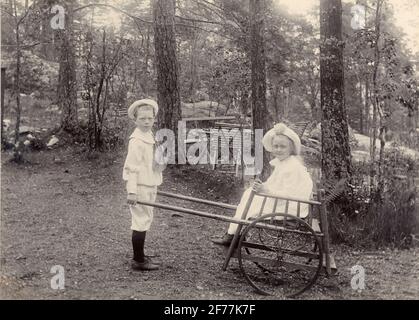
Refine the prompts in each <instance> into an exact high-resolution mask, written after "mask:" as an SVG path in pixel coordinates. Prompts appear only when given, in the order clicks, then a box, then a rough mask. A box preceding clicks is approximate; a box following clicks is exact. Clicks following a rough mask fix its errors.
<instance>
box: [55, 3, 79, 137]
mask: <svg viewBox="0 0 419 320" xmlns="http://www.w3.org/2000/svg"><path fill="white" fill-rule="evenodd" d="M73 8H74V0H71V1H68V2H66V3H65V9H66V10H65V12H66V19H65V29H64V30H58V31H57V32H58V37H59V39H60V41H59V43H60V44H61V48H60V67H59V73H58V90H57V91H58V92H57V93H58V105H59V107H60V108H61V112H62V117H61V129H62V130H64V131H68V132H73V131H74V130H75V129H76V127H77V125H78V116H77V82H76V60H75V52H74V43H73Z"/></svg>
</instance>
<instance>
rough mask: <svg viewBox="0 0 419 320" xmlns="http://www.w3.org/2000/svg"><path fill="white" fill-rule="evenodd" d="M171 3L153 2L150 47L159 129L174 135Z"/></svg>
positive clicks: (176, 98) (176, 106)
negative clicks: (153, 61)
mask: <svg viewBox="0 0 419 320" xmlns="http://www.w3.org/2000/svg"><path fill="white" fill-rule="evenodd" d="M174 17H175V1H174V0H154V1H153V19H154V46H155V55H156V69H157V91H158V96H157V97H158V104H159V107H160V112H159V114H158V119H157V122H158V125H159V127H160V128H165V129H171V130H173V131H174V132H177V124H178V121H179V120H180V118H181V107H180V93H179V82H178V62H177V57H176V39H175V30H174Z"/></svg>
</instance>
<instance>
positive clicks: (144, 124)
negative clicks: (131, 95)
mask: <svg viewBox="0 0 419 320" xmlns="http://www.w3.org/2000/svg"><path fill="white" fill-rule="evenodd" d="M154 121H155V117H154V112H153V108H152V107H140V108H138V109H137V118H136V120H135V124H136V125H137V128H138V129H140V130H141V131H143V132H148V131H150V130H151V128H152V127H153V124H154Z"/></svg>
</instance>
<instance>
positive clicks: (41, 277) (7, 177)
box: [0, 147, 419, 300]
mask: <svg viewBox="0 0 419 320" xmlns="http://www.w3.org/2000/svg"><path fill="white" fill-rule="evenodd" d="M124 156H125V154H124V151H123V150H121V152H119V153H113V154H112V155H109V154H108V155H102V156H101V157H99V158H96V159H87V157H86V154H85V153H84V152H82V151H78V150H76V149H75V148H68V149H65V148H62V147H61V148H59V149H57V150H49V151H43V152H37V153H32V154H30V155H29V156H28V159H29V160H30V163H28V164H24V165H17V164H14V163H11V162H9V161H8V160H9V158H10V156H9V155H8V154H6V153H3V154H2V167H1V170H2V172H1V207H2V208H1V260H0V262H1V275H0V290H1V291H0V298H1V299H209V300H212V299H238V300H252V299H283V297H280V296H268V297H266V296H261V295H258V294H256V293H255V292H253V291H252V290H251V287H250V286H249V285H248V284H247V282H246V281H245V279H244V278H243V276H242V275H241V273H240V270H239V267H238V263H237V261H235V260H234V261H232V262H231V264H230V267H229V268H228V270H227V271H225V272H223V271H222V270H221V267H222V262H223V254H224V253H223V250H222V249H221V248H220V247H218V246H215V245H213V244H212V243H211V241H210V239H211V237H213V236H214V235H219V234H222V233H223V232H224V230H225V228H226V223H223V222H219V221H215V220H209V219H204V218H200V217H194V216H190V215H186V214H185V215H182V216H179V215H174V214H173V213H171V212H167V211H163V210H156V212H155V219H154V222H153V226H152V229H151V231H150V232H148V234H147V243H146V246H147V247H146V250H147V253H148V254H155V255H157V258H156V259H158V260H159V261H160V262H161V263H162V267H161V268H160V270H158V271H155V272H144V273H141V272H134V271H132V270H131V269H130V265H129V262H130V259H131V232H130V214H129V210H128V206H127V205H126V203H125V196H126V195H125V188H124V184H123V181H122V179H121V170H122V166H123V161H124ZM161 189H162V190H165V191H171V192H176V193H180V194H184V195H191V196H195V197H199V198H205V199H210V200H215V201H222V202H228V203H233V204H237V202H238V200H239V198H240V194H241V192H242V189H241V186H240V183H239V182H238V181H235V180H234V179H233V178H229V177H227V176H224V175H222V174H221V173H217V172H213V171H210V170H206V171H202V170H198V169H196V168H192V167H189V168H187V169H185V170H167V171H166V172H165V174H164V184H163V185H162V187H161ZM171 203H172V204H174V203H175V202H173V201H172V202H171ZM176 204H177V205H181V203H177V202H176ZM194 208H195V209H202V210H205V206H201V205H195V206H194ZM219 213H221V212H219ZM226 214H227V213H226ZM333 251H334V253H335V259H336V263H337V266H338V269H339V271H338V273H337V275H335V276H334V277H332V278H330V279H325V278H320V279H319V281H318V282H317V284H316V285H315V286H314V287H313V288H312V289H311V290H309V291H308V292H306V293H304V294H303V295H301V296H300V297H299V299H419V250H418V249H417V248H416V249H410V250H403V251H399V250H389V249H386V250H382V251H362V250H357V249H354V248H348V247H343V246H333ZM55 265H61V266H63V267H64V270H65V289H63V290H54V289H52V288H51V279H52V277H53V276H54V274H53V273H51V268H52V267H53V266H55ZM354 265H361V266H362V267H363V268H364V269H365V289H364V290H362V291H361V292H357V291H354V290H353V289H352V288H351V278H352V276H353V275H352V274H351V267H352V266H354Z"/></svg>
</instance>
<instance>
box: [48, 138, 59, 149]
mask: <svg viewBox="0 0 419 320" xmlns="http://www.w3.org/2000/svg"><path fill="white" fill-rule="evenodd" d="M58 141H60V140H59V139H58V138H57V137H56V136H55V135H52V136H51V139H50V140H49V141H48V143H47V148H52V147H53V146H54V145H56V144H57V143H58Z"/></svg>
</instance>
